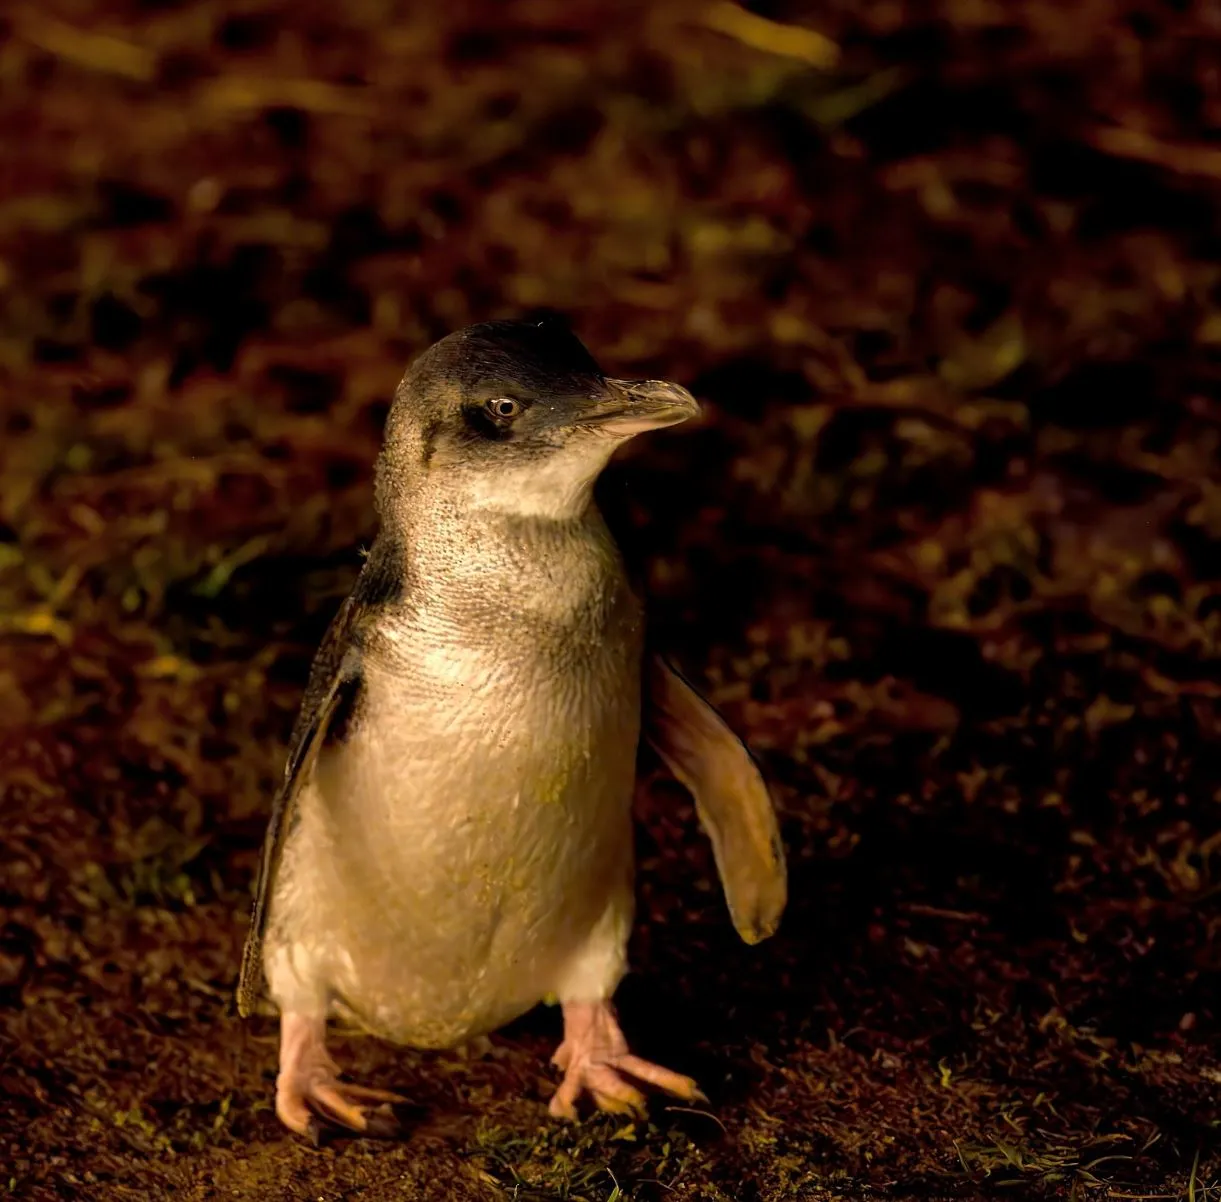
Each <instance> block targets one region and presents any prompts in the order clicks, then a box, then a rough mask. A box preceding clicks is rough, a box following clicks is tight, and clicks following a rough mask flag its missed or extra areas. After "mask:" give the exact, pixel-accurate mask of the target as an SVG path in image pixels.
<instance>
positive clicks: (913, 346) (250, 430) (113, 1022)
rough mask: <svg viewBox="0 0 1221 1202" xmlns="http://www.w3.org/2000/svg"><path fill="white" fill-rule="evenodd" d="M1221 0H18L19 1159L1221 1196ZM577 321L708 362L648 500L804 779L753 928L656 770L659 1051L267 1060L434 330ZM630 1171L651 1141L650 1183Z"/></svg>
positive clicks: (514, 1045) (688, 375) (620, 346)
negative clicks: (386, 1107) (315, 1130)
mask: <svg viewBox="0 0 1221 1202" xmlns="http://www.w3.org/2000/svg"><path fill="white" fill-rule="evenodd" d="M1219 52H1221V9H1218V7H1217V6H1216V5H1215V4H1213V3H1211V2H1209V3H1204V2H1200V3H1194V4H1193V3H1189V2H1188V0H1179V2H1177V3H1176V2H1171V0H1161V2H1159V0H1077V2H1076V3H1074V4H1071V5H1067V4H1063V3H1061V2H1060V0H1011V2H1007V3H1001V2H998V0H926V2H920V0H859V2H856V3H848V2H847V0H806V2H801V0H794V2H792V3H788V2H785V0H768V2H766V3H757V4H754V5H753V6H751V7H750V8H749V9H748V8H743V7H738V6H737V5H734V4H731V3H715V2H714V3H712V4H710V5H709V4H700V3H694V2H692V3H687V2H686V0H683V2H678V0H674V2H671V0H664V2H658V3H648V4H646V3H633V2H617V3H615V4H598V3H592V2H587V0H520V2H517V0H514V2H506V3H496V4H492V3H488V4H475V3H462V2H454V3H449V4H416V5H406V4H401V3H393V2H391V0H345V3H343V4H327V3H319V2H317V0H304V2H302V0H298V2H297V3H294V4H292V5H287V4H282V3H277V2H276V0H243V2H240V3H238V2H234V3H228V2H220V0H144V2H137V0H128V2H127V3H124V2H122V0H47V2H43V3H23V2H22V0H15V2H14V3H10V4H6V5H5V6H4V8H3V12H2V14H0V431H2V432H0V464H2V467H0V635H2V637H0V798H2V800H0V852H2V854H3V861H2V864H3V866H2V868H0V881H2V882H3V884H2V885H0V891H2V892H0V898H2V901H3V906H4V910H3V914H2V915H0V919H2V921H3V929H2V931H0V1031H2V1033H0V1083H2V1084H0V1088H2V1089H3V1092H4V1095H5V1103H4V1105H3V1107H0V1170H2V1172H0V1191H2V1190H3V1189H4V1188H6V1187H7V1189H8V1191H9V1193H10V1194H11V1195H12V1196H15V1197H22V1198H60V1197H63V1198H104V1199H110V1198H116V1199H122V1198H141V1199H143V1198H150V1197H159V1196H162V1195H164V1194H166V1193H168V1192H170V1191H173V1192H174V1194H175V1196H176V1197H178V1198H181V1199H212V1198H222V1197H223V1198H226V1199H229V1198H250V1199H269V1198H307V1197H308V1198H319V1199H322V1198H325V1199H328V1200H329V1199H338V1198H360V1199H382V1198H401V1197H411V1198H429V1199H431V1198H438V1199H443V1198H457V1199H466V1198H472V1199H474V1198H478V1199H483V1198H489V1199H492V1198H513V1199H521V1200H523V1202H525V1200H540V1199H561V1198H570V1199H578V1198H583V1199H597V1200H605V1199H610V1198H615V1199H616V1200H618V1202H623V1200H625V1199H633V1200H636V1202H641V1200H645V1199H660V1198H667V1199H679V1198H693V1199H694V1198H698V1199H716V1200H732V1202H753V1200H760V1202H770V1200H776V1199H789V1198H835V1197H851V1198H860V1197H862V1196H865V1195H869V1196H880V1197H884V1198H889V1199H901V1198H913V1197H920V1198H927V1197H948V1196H954V1197H973V1196H978V1195H979V1194H980V1193H981V1192H982V1191H984V1190H990V1189H992V1188H993V1187H994V1186H997V1185H1004V1186H1007V1187H1009V1196H1035V1197H1040V1196H1043V1197H1063V1196H1072V1197H1076V1198H1088V1197H1100V1198H1101V1197H1108V1198H1110V1197H1127V1198H1134V1197H1135V1198H1153V1197H1159V1198H1160V1197H1165V1198H1177V1197H1188V1198H1192V1199H1195V1198H1204V1197H1205V1196H1206V1194H1207V1191H1208V1190H1209V1189H1210V1188H1211V1187H1213V1186H1214V1185H1215V1184H1216V1183H1217V1182H1218V1180H1219V1178H1221V1156H1219V1155H1218V1152H1217V1146H1216V1122H1217V1114H1218V1108H1217V1105H1216V1098H1217V1096H1218V1091H1219V1089H1221V1043H1219V1041H1218V1034H1217V1028H1216V1023H1215V1015H1216V1011H1217V989H1218V985H1219V984H1221V974H1219V966H1221V942H1219V939H1218V936H1219V932H1218V916H1219V915H1218V901H1217V888H1218V882H1217V881H1214V879H1213V873H1214V872H1217V871H1218V868H1219V859H1218V855H1219V851H1221V822H1219V821H1218V816H1219V812H1218V802H1219V800H1221V795H1219V792H1218V788H1219V781H1221V756H1219V754H1218V734H1219V731H1218V726H1219V720H1218V715H1219V710H1218V696H1219V695H1221V678H1219V677H1218V648H1219V643H1218V636H1219V632H1221V456H1219V454H1218V451H1219V447H1218V441H1219V431H1221V421H1219V419H1221V400H1219V399H1218V391H1217V386H1218V382H1219V380H1221V303H1219V302H1221V218H1219V209H1218V199H1219V197H1221V53H1219ZM539 308H548V309H553V310H557V311H559V312H561V313H563V314H565V315H566V316H567V317H568V319H569V320H570V321H571V322H572V324H573V325H574V327H575V329H576V330H577V332H578V333H579V334H580V335H581V337H582V338H583V339H584V340H585V341H586V343H587V344H588V345H589V346H590V348H591V349H592V350H593V352H594V354H595V355H596V356H597V357H598V358H599V360H600V361H601V362H602V364H603V366H604V367H605V368H606V369H607V370H608V371H611V372H613V373H615V374H619V375H645V374H647V375H659V376H667V377H670V378H674V379H677V380H680V381H682V382H683V383H685V384H687V385H689V386H690V387H691V388H692V389H693V390H694V391H695V392H696V393H697V395H699V396H700V397H701V399H703V400H704V401H705V402H706V408H707V415H706V418H705V419H704V420H703V422H702V424H701V425H700V426H698V427H697V428H693V429H688V428H682V429H679V430H676V431H673V432H669V433H666V434H663V435H660V436H658V437H655V438H652V439H650V440H641V442H640V443H639V444H638V445H636V446H633V447H632V448H631V449H630V453H629V455H628V456H627V457H626V458H625V459H624V460H623V461H622V462H620V463H617V464H616V465H615V467H614V469H613V470H612V471H611V473H610V474H609V475H608V477H607V478H606V480H605V481H604V488H603V490H602V492H603V499H604V504H605V507H606V510H607V512H608V514H609V516H610V517H611V519H612V521H613V522H614V525H615V527H616V529H617V530H618V531H619V532H620V533H621V536H622V538H623V540H624V542H625V545H626V546H627V547H628V550H629V554H630V555H631V557H632V560H633V562H634V563H635V564H636V565H637V566H638V568H639V570H640V571H641V573H642V576H643V578H644V580H645V581H646V582H647V586H648V591H649V594H650V597H651V607H652V613H653V615H654V622H655V624H656V627H657V629H658V632H659V634H660V635H661V638H662V640H663V642H665V643H666V644H667V645H668V647H669V649H670V651H671V652H672V653H673V654H674V655H675V657H676V658H677V659H678V661H679V662H680V663H681V664H682V665H683V667H684V668H685V669H686V671H687V672H688V673H690V674H691V675H692V676H693V677H694V678H695V679H696V680H698V681H700V682H701V683H702V684H703V685H704V686H706V687H707V689H708V691H709V693H710V695H711V696H712V697H713V698H714V700H715V701H716V702H717V704H718V705H720V706H721V708H722V709H723V710H724V712H725V714H726V716H727V717H728V718H729V720H730V721H731V722H732V723H733V725H734V726H735V728H736V729H737V730H738V731H740V732H741V733H742V734H743V735H744V736H745V737H746V738H747V739H748V741H749V742H750V743H751V745H752V746H753V747H754V748H755V749H756V750H757V752H758V753H759V755H760V758H761V759H762V761H763V763H764V765H765V768H766V771H767V773H768V775H769V777H770V778H771V780H772V781H773V782H774V783H775V789H776V795H777V800H778V804H779V806H780V808H781V810H782V814H783V822H784V831H785V836H786V840H787V843H788V847H789V851H790V865H791V872H792V903H791V907H790V911H789V915H788V918H787V921H786V924H785V926H784V928H783V929H782V931H781V933H780V934H779V935H778V936H777V937H776V938H774V939H773V940H771V941H770V942H768V943H766V944H764V945H761V946H760V947H758V948H754V949H749V948H746V947H744V946H743V945H741V944H740V943H738V942H737V940H736V936H734V934H733V932H732V929H731V928H730V926H729V923H728V920H727V916H726V913H725V910H724V904H723V901H722V899H721V896H720V893H719V887H718V886H717V884H716V882H715V877H714V873H713V869H712V864H711V859H710V856H709V854H708V850H707V846H706V844H705V842H704V841H703V839H702V837H701V836H700V835H699V834H698V832H697V829H696V825H695V821H694V818H693V815H692V813H691V809H690V807H689V805H688V804H687V802H686V799H685V797H684V795H683V794H682V793H681V791H680V790H679V789H678V788H677V787H676V786H674V785H672V784H670V783H668V782H666V781H665V780H664V779H662V778H661V777H660V774H659V773H658V772H657V771H656V769H655V766H654V765H652V764H651V763H650V762H648V761H645V763H644V773H643V777H642V784H641V788H640V795H639V798H638V802H639V811H640V816H641V824H640V859H641V873H640V884H639V894H640V922H639V929H638V931H637V935H636V940H635V945H634V963H635V965H636V968H637V970H638V971H637V972H636V974H635V975H633V976H632V977H631V978H629V980H628V981H627V982H626V983H625V986H624V988H623V991H622V994H621V1001H622V1009H623V1014H624V1021H625V1026H626V1027H627V1030H628V1031H629V1033H630V1034H631V1035H632V1036H633V1037H634V1038H635V1040H636V1043H637V1045H638V1050H640V1051H642V1052H643V1053H644V1054H646V1055H655V1056H658V1057H659V1058H662V1059H664V1060H665V1062H666V1063H667V1064H670V1065H672V1066H673V1067H675V1068H679V1069H682V1070H684V1071H690V1072H693V1073H694V1074H695V1075H696V1076H698V1077H699V1079H700V1080H701V1083H702V1084H703V1085H704V1087H705V1089H706V1090H707V1092H708V1093H709V1094H710V1096H711V1097H712V1099H713V1103H712V1105H711V1107H710V1108H709V1111H708V1113H696V1112H689V1111H681V1110H676V1109H673V1108H667V1107H666V1105H665V1104H664V1103H660V1102H659V1103H657V1104H656V1105H655V1106H654V1107H653V1113H652V1117H651V1120H650V1122H649V1123H647V1124H642V1125H639V1126H633V1125H631V1124H628V1125H626V1126H625V1125H624V1124H623V1123H622V1122H621V1121H614V1120H611V1119H597V1120H594V1121H591V1122H590V1123H588V1124H586V1125H584V1126H582V1127H578V1128H569V1127H560V1126H556V1125H553V1124H551V1123H550V1122H549V1121H548V1120H547V1119H546V1117H545V1111H544V1106H543V1102H544V1100H545V1099H546V1097H547V1096H548V1095H549V1093H550V1090H551V1089H552V1088H553V1084H554V1075H553V1074H552V1072H551V1071H550V1070H549V1069H548V1068H547V1067H546V1057H547V1056H548V1055H549V1054H550V1052H551V1050H552V1048H553V1046H554V1042H555V1037H556V1035H557V1021H556V1016H555V1014H554V1012H550V1013H543V1014H536V1015H532V1016H530V1017H528V1018H527V1019H526V1020H523V1021H522V1022H521V1023H519V1024H517V1025H516V1026H514V1027H513V1028H511V1029H510V1030H509V1031H507V1032H505V1033H503V1034H502V1035H500V1036H498V1037H497V1038H496V1040H495V1049H494V1052H493V1053H492V1054H491V1055H487V1056H482V1057H480V1056H475V1057H466V1058H463V1057H462V1056H459V1055H434V1054H427V1055H425V1054H417V1053H414V1052H411V1051H397V1050H394V1049H391V1048H388V1047H385V1046H382V1045H379V1044H375V1043H373V1042H371V1041H368V1040H355V1039H354V1040H349V1041H343V1042H340V1043H339V1044H338V1045H337V1054H338V1056H339V1059H340V1060H341V1063H342V1064H343V1066H344V1067H345V1068H350V1069H352V1070H353V1071H359V1072H360V1073H361V1078H360V1079H362V1080H365V1081H367V1082H368V1083H371V1084H373V1083H376V1084H380V1085H385V1086H394V1087H397V1088H401V1089H403V1090H405V1091H406V1092H408V1093H409V1094H410V1096H411V1097H412V1098H413V1100H414V1101H416V1102H418V1103H419V1106H420V1115H419V1118H418V1122H417V1125H416V1126H415V1128H414V1130H413V1135H412V1138H411V1140H410V1141H409V1142H408V1143H407V1144H405V1145H401V1146H390V1145H375V1144H364V1143H360V1142H355V1143H348V1144H338V1145H335V1146H334V1147H332V1148H329V1149H325V1150H323V1151H316V1150H314V1149H312V1148H310V1147H307V1146H305V1145H304V1144H303V1143H302V1142H300V1141H297V1140H294V1139H291V1138H289V1137H288V1136H287V1135H286V1133H284V1132H283V1131H282V1130H281V1129H280V1128H279V1126H278V1124H277V1123H276V1120H275V1118H274V1115H273V1114H272V1112H271V1100H272V1088H273V1086H272V1082H273V1075H274V1070H275V1058H276V1048H275V1028H274V1024H273V1023H272V1022H271V1021H270V1020H267V1019H262V1020H258V1021H254V1022H250V1023H245V1024H244V1023H240V1022H239V1021H238V1020H237V1019H236V1017H235V1016H234V1014H233V1008H232V1003H231V996H232V988H233V984H234V981H235V979H236V971H237V958H238V953H239V949H240V945H241V940H242V938H243V935H244V931H245V925H246V914H247V907H248V904H249V897H250V890H251V885H252V881H253V876H254V869H255V859H256V855H257V849H258V845H259V842H260V839H261V835H262V826H263V822H264V819H265V816H266V814H267V810H268V806H269V802H270V797H271V794H272V791H273V789H274V786H275V782H276V781H277V779H278V777H279V774H280V771H281V767H282V761H283V754H284V743H285V739H286V737H287V733H288V729H289V726H290V724H291V721H292V718H293V716H294V713H295V710H296V706H297V704H298V701H299V698H300V691H301V688H302V685H303V681H304V677H305V673H306V670H307V668H308V664H309V660H310V657H311V655H312V653H313V650H314V648H315V647H316V645H317V642H318V639H319V638H320V636H321V634H322V631H323V630H324V628H325V626H326V624H327V622H328V621H329V619H330V617H331V615H332V614H333V612H334V611H335V609H336V608H337V606H338V604H339V602H340V600H341V599H342V597H343V595H344V594H345V592H346V591H347V589H348V587H349V586H350V584H351V582H352V580H353V579H354V576H355V572H356V570H357V568H358V565H359V561H360V559H359V557H360V549H361V547H362V546H367V545H368V543H369V541H370V539H371V536H372V534H373V531H374V524H373V513H372V506H371V499H372V497H371V487H370V484H371V479H370V477H371V466H372V460H373V457H374V454H375V453H376V449H377V446H378V440H379V434H380V428H381V423H382V421H383V418H384V416H385V413H386V408H387V403H388V400H389V398H390V396H391V394H392V392H393V389H394V386H395V384H396V383H397V381H398V378H399V376H400V375H401V373H402V371H403V368H404V366H405V365H406V363H407V362H408V361H409V359H410V358H411V357H412V356H413V355H415V354H416V353H418V352H419V351H420V350H422V349H423V348H424V347H425V346H426V345H427V344H428V343H429V342H431V341H432V340H433V339H435V338H437V337H439V336H441V335H443V334H445V333H447V332H449V331H450V330H452V329H454V328H456V327H459V326H462V325H464V324H466V323H468V322H472V321H476V320H481V319H485V318H489V317H502V316H514V315H520V314H523V313H529V312H532V311H534V310H536V309H539ZM616 1191H617V1192H616Z"/></svg>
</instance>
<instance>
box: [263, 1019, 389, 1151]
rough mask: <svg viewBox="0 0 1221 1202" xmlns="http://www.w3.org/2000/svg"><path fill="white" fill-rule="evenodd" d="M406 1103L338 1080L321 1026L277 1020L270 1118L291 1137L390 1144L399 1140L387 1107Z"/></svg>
mask: <svg viewBox="0 0 1221 1202" xmlns="http://www.w3.org/2000/svg"><path fill="white" fill-rule="evenodd" d="M405 1101H406V1099H405V1098H402V1097H400V1096H399V1095H398V1094H395V1093H390V1092H389V1091H388V1090H385V1089H368V1088H366V1087H365V1086H363V1085H353V1084H352V1083H351V1082H348V1081H341V1080H340V1079H339V1069H338V1067H337V1066H336V1064H335V1062H334V1061H333V1060H332V1059H331V1058H330V1056H328V1055H327V1050H326V1022H325V1020H324V1019H316V1018H308V1017H306V1016H305V1015H302V1014H285V1015H282V1016H281V1018H280V1073H279V1076H278V1077H277V1078H276V1114H277V1116H278V1117H279V1119H280V1121H281V1122H282V1123H283V1124H284V1125H285V1126H286V1127H287V1128H289V1130H291V1131H295V1132H296V1133H297V1134H298V1135H304V1136H306V1137H307V1138H308V1139H310V1140H312V1141H313V1142H314V1143H318V1142H319V1141H320V1140H321V1138H322V1135H323V1133H324V1132H325V1131H327V1130H328V1129H330V1130H347V1131H353V1132H355V1133H357V1134H358V1135H367V1136H373V1137H375V1138H380V1139H390V1138H394V1137H395V1136H398V1135H401V1134H402V1127H401V1125H400V1123H399V1121H398V1119H397V1118H396V1117H395V1114H394V1111H393V1110H392V1109H391V1106H392V1105H393V1104H395V1103H403V1102H405Z"/></svg>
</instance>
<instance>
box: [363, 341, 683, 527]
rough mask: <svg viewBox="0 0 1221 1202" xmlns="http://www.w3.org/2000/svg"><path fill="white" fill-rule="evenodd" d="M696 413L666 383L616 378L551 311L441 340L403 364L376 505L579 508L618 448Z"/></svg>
mask: <svg viewBox="0 0 1221 1202" xmlns="http://www.w3.org/2000/svg"><path fill="white" fill-rule="evenodd" d="M698 412H699V406H698V404H697V403H696V401H695V398H694V397H692V395H691V394H690V393H689V392H688V391H687V390H686V389H685V388H682V387H680V386H679V385H677V384H672V383H669V382H667V381H664V380H617V379H612V378H610V377H608V376H606V375H604V374H603V373H602V371H601V370H600V369H599V367H598V365H597V363H596V362H595V361H594V359H593V356H592V355H590V353H589V351H588V350H586V348H585V346H584V345H583V344H582V343H581V341H580V339H579V338H577V337H576V335H575V334H573V333H572V331H571V330H569V329H568V327H567V326H566V325H565V324H564V323H562V322H561V321H558V320H556V319H545V320H542V321H498V322H485V323H483V324H480V325H475V326H470V327H468V328H467V329H464V330H459V331H458V332H456V333H454V334H450V335H449V336H447V337H445V338H443V339H441V340H440V341H439V342H437V343H435V344H434V345H433V346H432V347H430V348H429V349H428V350H427V351H425V352H424V353H423V354H422V355H421V356H420V357H419V358H418V359H417V360H416V361H415V362H414V363H413V364H412V365H411V367H410V368H409V369H408V371H407V374H406V375H405V376H404V378H403V382H402V384H400V385H399V389H398V392H397V393H396V395H395V400H394V404H393V406H392V407H391V410H390V415H389V417H388V418H387V422H386V434H385V441H384V446H383V450H382V456H381V459H380V460H379V465H378V488H379V505H380V506H381V508H382V509H383V512H384V511H385V510H386V508H387V506H386V504H385V503H384V502H385V501H386V500H389V499H390V498H389V494H391V493H396V494H402V493H410V492H411V491H413V490H420V489H426V490H427V491H428V492H430V493H436V492H438V491H445V490H448V491H449V493H450V495H451V497H452V499H453V500H454V502H455V504H457V505H459V506H461V505H463V504H468V505H469V506H470V507H472V508H478V507H481V506H485V507H488V508H494V509H499V510H502V511H504V512H507V513H510V514H513V513H517V514H520V515H521V516H535V517H546V516H550V517H555V518H563V517H572V516H575V515H576V514H578V513H579V512H580V511H581V510H582V509H583V508H584V506H585V505H587V504H588V502H589V496H590V493H591V490H592V486H593V482H594V480H595V479H596V478H597V476H598V474H599V472H601V470H602V468H603V467H604V466H605V465H606V463H607V461H608V460H609V458H610V456H611V454H612V453H613V452H614V450H615V449H616V447H618V446H620V445H621V444H623V443H624V442H626V441H627V440H628V439H630V438H633V437H635V436H636V435H637V434H642V433H645V432H646V431H649V430H657V429H661V428H663V427H665V426H672V425H676V424H677V423H679V422H683V421H686V420H687V419H688V418H691V417H694V416H695V415H696V414H697V413H698Z"/></svg>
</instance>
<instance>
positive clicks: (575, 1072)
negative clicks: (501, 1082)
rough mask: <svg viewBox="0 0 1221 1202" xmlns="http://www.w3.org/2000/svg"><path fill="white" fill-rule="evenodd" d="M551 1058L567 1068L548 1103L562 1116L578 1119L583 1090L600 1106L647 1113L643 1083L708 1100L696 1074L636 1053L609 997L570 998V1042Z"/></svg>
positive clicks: (566, 1032)
mask: <svg viewBox="0 0 1221 1202" xmlns="http://www.w3.org/2000/svg"><path fill="white" fill-rule="evenodd" d="M551 1063H552V1064H554V1065H556V1066H557V1067H559V1068H561V1069H563V1070H564V1080H563V1081H562V1082H561V1083H560V1087H559V1089H557V1090H556V1091H555V1095H554V1096H553V1097H552V1099H551V1104H550V1106H549V1107H548V1109H549V1110H550V1111H551V1113H552V1115H554V1116H555V1117H556V1118H565V1119H575V1118H576V1117H577V1108H576V1103H577V1101H578V1099H579V1098H580V1097H581V1095H582V1094H589V1095H590V1097H591V1098H592V1099H593V1102H594V1105H595V1106H597V1108H598V1109H599V1110H605V1111H608V1112H609V1113H612V1114H641V1113H643V1112H644V1108H645V1100H644V1094H643V1092H642V1091H641V1090H640V1089H639V1088H638V1085H651V1086H653V1087H654V1088H656V1089H660V1090H662V1091H664V1092H665V1093H668V1094H672V1095H673V1096H674V1097H676V1098H682V1099H684V1100H685V1101H689V1102H706V1101H707V1100H708V1099H707V1098H705V1097H704V1095H703V1094H702V1093H701V1092H700V1089H699V1086H698V1085H696V1083H695V1082H694V1081H693V1080H692V1079H691V1078H690V1077H684V1076H683V1075H682V1074H681V1073H676V1072H673V1071H671V1070H670V1069H668V1068H662V1066H661V1065H659V1064H653V1063H652V1062H651V1061H649V1060H644V1059H642V1058H641V1057H639V1056H634V1055H632V1053H631V1052H630V1051H628V1046H627V1040H626V1039H624V1037H623V1032H622V1031H621V1030H620V1029H619V1023H618V1021H617V1020H616V1018H615V1010H614V1007H613V1006H612V1005H611V1004H610V1002H608V1001H602V1002H565V1003H564V1042H563V1043H562V1044H560V1047H559V1050H558V1051H557V1052H556V1054H555V1055H554V1056H553V1057H552V1059H551Z"/></svg>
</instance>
